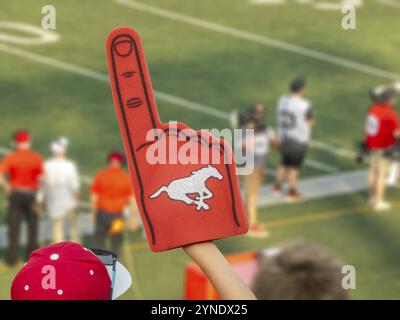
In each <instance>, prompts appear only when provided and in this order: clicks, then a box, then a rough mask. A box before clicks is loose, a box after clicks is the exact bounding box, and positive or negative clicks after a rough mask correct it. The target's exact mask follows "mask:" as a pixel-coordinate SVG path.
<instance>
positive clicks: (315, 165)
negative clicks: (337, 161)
mask: <svg viewBox="0 0 400 320" xmlns="http://www.w3.org/2000/svg"><path fill="white" fill-rule="evenodd" d="M305 165H306V166H309V167H312V168H315V169H318V170H321V171H326V172H329V173H335V172H338V171H339V170H338V168H336V167H335V166H331V165H329V164H326V163H322V162H320V161H317V160H313V159H310V158H307V159H306V161H305Z"/></svg>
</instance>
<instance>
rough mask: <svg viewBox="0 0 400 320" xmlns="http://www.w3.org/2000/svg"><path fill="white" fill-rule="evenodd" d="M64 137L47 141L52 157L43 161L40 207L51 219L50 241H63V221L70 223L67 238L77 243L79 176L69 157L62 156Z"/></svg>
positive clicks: (65, 145) (64, 149) (66, 144)
mask: <svg viewBox="0 0 400 320" xmlns="http://www.w3.org/2000/svg"><path fill="white" fill-rule="evenodd" d="M67 146H68V140H67V139H66V138H64V137H61V138H58V139H57V140H55V141H53V142H52V143H51V144H50V151H51V153H52V157H51V158H50V159H48V160H47V161H46V162H45V165H44V175H43V178H42V188H41V190H42V194H43V200H44V208H45V210H46V212H47V214H48V215H49V217H50V219H51V221H52V227H53V239H52V240H53V242H54V243H57V242H62V241H65V240H66V239H65V238H66V237H65V233H64V224H65V221H66V220H68V221H69V223H70V232H71V241H73V242H76V243H79V242H80V235H79V229H78V222H77V216H76V211H75V210H76V208H77V206H78V203H79V189H80V180H79V175H78V170H77V168H76V165H75V163H74V162H73V161H71V160H69V159H67V158H66V151H67Z"/></svg>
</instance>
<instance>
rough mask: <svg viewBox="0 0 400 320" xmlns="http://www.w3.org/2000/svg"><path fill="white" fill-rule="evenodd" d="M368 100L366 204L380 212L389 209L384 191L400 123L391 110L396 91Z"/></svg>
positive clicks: (391, 89)
mask: <svg viewBox="0 0 400 320" xmlns="http://www.w3.org/2000/svg"><path fill="white" fill-rule="evenodd" d="M372 100H373V104H372V106H371V107H370V108H369V110H368V114H367V117H366V121H365V144H366V147H367V149H368V151H369V153H370V168H369V174H368V185H369V192H370V198H369V202H370V204H371V205H373V207H374V209H375V210H378V211H380V210H388V209H390V208H391V204H390V203H388V202H387V201H385V189H386V181H387V177H388V172H389V168H390V165H391V162H392V161H391V159H390V158H391V153H392V151H393V148H394V147H395V146H396V143H397V140H398V138H399V137H400V124H399V120H398V116H397V112H396V110H395V107H394V106H395V104H396V91H395V90H394V89H393V88H388V89H386V90H384V91H383V92H382V93H381V94H380V95H379V96H376V95H372Z"/></svg>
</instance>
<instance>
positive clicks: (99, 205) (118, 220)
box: [91, 151, 136, 255]
mask: <svg viewBox="0 0 400 320" xmlns="http://www.w3.org/2000/svg"><path fill="white" fill-rule="evenodd" d="M107 160H108V167H107V168H105V169H103V170H101V171H100V172H99V173H98V174H97V175H96V176H95V178H94V180H93V183H92V186H91V203H92V214H93V220H94V221H95V224H96V227H95V242H96V246H97V247H98V248H99V249H105V240H106V237H107V236H110V237H111V242H112V251H113V252H115V253H116V254H117V255H119V254H120V253H121V247H122V244H123V234H124V229H125V220H124V216H123V211H124V209H125V208H126V207H127V206H128V205H129V202H131V204H132V207H133V208H134V207H135V199H134V198H133V193H132V188H131V182H130V177H129V175H128V174H127V173H126V172H125V171H124V170H123V169H122V166H123V163H124V156H123V154H122V153H119V152H116V151H112V152H110V153H109V155H108V158H107ZM132 211H133V213H134V214H135V213H136V212H135V210H132Z"/></svg>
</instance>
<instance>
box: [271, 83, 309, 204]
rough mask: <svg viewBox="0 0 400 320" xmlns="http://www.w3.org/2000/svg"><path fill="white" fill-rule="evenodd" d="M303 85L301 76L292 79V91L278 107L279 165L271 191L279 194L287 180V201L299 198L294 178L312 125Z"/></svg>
mask: <svg viewBox="0 0 400 320" xmlns="http://www.w3.org/2000/svg"><path fill="white" fill-rule="evenodd" d="M305 86H306V82H305V80H304V79H303V78H296V79H294V80H293V81H292V82H291V83H290V91H291V94H290V95H283V96H282V97H281V98H280V100H279V103H278V110H277V120H278V123H277V126H278V136H279V140H280V153H281V165H280V167H279V169H278V171H277V175H276V183H275V187H274V189H273V191H274V193H275V194H281V193H282V184H283V183H284V182H286V181H287V183H288V187H289V189H288V194H287V197H288V200H289V201H297V200H300V199H301V195H300V193H299V192H298V190H297V182H298V177H299V172H300V169H301V167H302V164H303V161H304V158H305V156H306V153H307V148H308V145H309V142H310V137H311V131H312V127H313V125H314V117H313V113H312V109H311V104H310V102H309V101H308V100H306V99H305V98H304V91H305Z"/></svg>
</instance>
